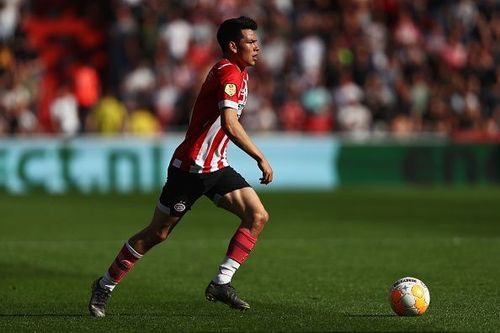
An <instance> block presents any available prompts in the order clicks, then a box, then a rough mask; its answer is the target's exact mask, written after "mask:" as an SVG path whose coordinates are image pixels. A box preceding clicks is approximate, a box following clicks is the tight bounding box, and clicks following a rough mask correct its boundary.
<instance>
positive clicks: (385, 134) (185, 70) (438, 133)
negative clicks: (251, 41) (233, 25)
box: [0, 0, 500, 332]
mask: <svg viewBox="0 0 500 333" xmlns="http://www.w3.org/2000/svg"><path fill="white" fill-rule="evenodd" d="M240 15H247V16H251V17H253V18H254V19H255V20H256V21H257V22H258V24H259V30H258V35H259V39H260V45H261V50H262V53H261V56H260V59H259V62H258V64H257V66H256V67H255V68H252V69H250V70H249V71H250V94H249V98H248V103H247V106H246V108H245V110H244V113H243V117H242V119H241V120H242V122H243V123H244V126H245V127H246V128H247V129H248V130H249V132H251V134H252V137H253V138H254V139H255V141H256V142H257V144H258V145H259V147H261V148H262V150H263V151H264V152H265V153H266V155H267V156H268V158H269V160H270V162H271V164H272V165H273V168H274V170H275V181H274V182H273V184H271V185H270V186H268V187H266V188H264V187H263V186H260V185H258V184H257V183H258V177H259V173H258V169H257V168H256V167H255V163H254V162H253V161H252V160H250V159H249V158H248V157H246V156H245V155H244V154H243V153H241V151H239V150H238V149H237V148H234V147H232V148H230V149H232V150H231V151H230V152H229V162H230V163H231V164H232V165H233V166H235V168H236V169H237V170H239V171H240V172H241V173H242V174H243V175H244V176H245V177H246V178H247V179H248V180H249V181H250V182H251V183H252V184H255V187H256V189H257V190H258V191H261V196H262V198H263V201H264V203H265V204H266V207H267V208H268V210H269V211H270V213H271V222H272V223H270V224H269V226H268V227H267V229H266V231H265V232H264V233H263V236H262V241H261V242H260V243H259V245H258V246H257V247H256V250H255V256H252V257H251V258H250V259H249V261H248V265H247V266H246V267H243V268H242V270H241V273H240V275H239V276H238V284H237V286H238V290H239V291H240V292H241V293H242V294H243V295H245V297H246V295H248V300H249V301H250V302H251V303H252V304H255V308H254V309H252V311H253V312H249V314H245V316H242V315H240V314H235V313H229V312H222V311H221V308H220V307H209V306H207V304H205V303H204V300H203V297H202V296H203V295H202V290H203V288H204V287H205V285H206V282H207V278H209V277H210V276H211V274H212V269H213V267H216V265H217V264H218V261H219V260H220V255H221V254H222V253H223V252H224V251H225V247H226V244H227V240H228V239H229V237H230V236H231V235H232V233H233V232H234V227H235V222H236V221H235V220H234V219H233V218H232V217H231V216H228V215H227V214H224V212H222V211H221V210H217V209H214V208H213V206H212V205H211V204H210V203H209V202H208V201H207V200H205V199H202V200H200V202H198V203H197V204H196V207H195V209H194V210H193V211H192V212H191V213H190V214H188V216H186V221H185V222H184V223H183V226H182V227H180V228H178V229H176V232H175V233H174V234H173V236H172V239H171V240H169V242H168V244H167V245H166V246H162V247H158V248H155V249H154V251H151V254H150V255H149V254H148V256H147V257H146V258H145V259H144V260H143V261H142V262H141V266H140V267H139V268H137V270H136V271H134V272H133V274H130V276H129V277H127V279H126V280H125V281H124V282H123V285H124V288H123V290H120V292H119V293H116V295H113V300H112V303H111V306H110V316H109V317H107V318H106V320H105V321H100V322H97V321H92V320H90V319H91V318H88V316H87V313H86V302H87V299H88V293H89V284H90V282H91V281H92V280H93V279H95V277H96V275H97V274H101V273H102V271H103V270H104V269H105V268H106V267H107V265H108V264H109V262H110V261H111V260H112V259H113V257H114V255H115V253H116V251H117V250H118V248H119V246H121V244H122V243H123V240H125V239H126V238H127V237H129V236H130V235H131V234H132V233H133V232H135V231H137V230H138V229H139V228H141V227H143V226H144V224H145V223H147V220H148V219H149V215H150V213H151V210H152V207H153V206H154V203H155V202H156V200H157V195H158V190H159V188H160V187H161V186H162V184H163V182H164V179H165V169H166V166H167V165H168V162H169V159H170V156H171V153H172V149H174V148H175V147H176V145H177V144H178V143H179V142H180V140H182V138H183V135H184V129H185V128H186V124H187V121H188V115H189V111H190V109H191V107H192V105H193V102H194V98H195V97H196V95H197V93H198V89H199V87H200V85H201V83H202V80H204V78H205V74H206V73H207V71H208V69H209V68H210V67H211V66H212V64H213V63H214V62H215V61H216V60H217V59H218V57H220V53H219V49H218V46H217V43H216V40H215V31H216V29H217V26H218V24H219V23H220V22H222V21H223V20H224V19H226V18H229V17H235V16H240ZM499 182H500V1H498V0H479V1H472V0H456V1H452V0H443V1H439V0H411V1H408V0H400V1H397V0H339V1H328V0H304V1H301V0H298V1H297V0H271V1H263V0H262V1H260V0H256V1H250V0H184V1H162V0H111V1H100V0H74V1H64V0H0V212H1V215H0V253H2V256H1V257H0V299H2V302H1V304H0V330H2V331H6V332H9V331H19V330H27V331H48V330H50V331H68V330H70V331H83V330H88V331H90V330H92V331H104V330H106V331H110V332H111V331H124V330H129V331H143V330H146V331H154V330H172V331H189V332H192V331H218V332H219V331H223V330H225V331H287V332H289V331H332V330H338V331H350V332H352V331H363V332H366V331H382V332H388V331H438V332H443V331H468V332H478V331H488V332H491V331H497V330H498V327H500V322H499V318H498V315H497V314H496V313H495V311H494V309H492V304H495V300H498V299H500V294H499V293H500V291H499V290H498V288H495V287H494V286H495V285H497V280H498V275H499V274H500V271H499V270H500V266H498V264H494V262H495V260H494V258H495V257H496V258H499V257H500V242H499V235H500V223H499V221H500V210H499V209H498V202H500V188H499V187H498V184H499ZM265 190H269V191H265ZM273 190H274V191H273ZM47 193H53V194H58V195H47ZM226 222H227V223H226ZM318 254H319V255H318ZM253 258H255V260H254V259H253ZM187 262H188V263H189V262H194V263H195V264H193V265H191V264H186V263H187ZM159 263H160V264H159ZM179 267H180V268H181V269H179ZM277 267H279V269H277ZM405 275H415V276H416V277H418V278H420V279H422V280H423V281H424V282H426V284H427V285H428V286H429V288H430V290H431V299H432V300H431V307H430V309H429V311H428V313H426V315H424V316H423V317H422V318H417V319H415V318H414V319H415V320H413V319H408V320H404V319H401V318H394V317H393V316H392V315H391V310H390V308H389V305H388V303H387V290H388V288H389V286H390V284H391V283H392V282H393V281H395V280H396V279H397V278H400V277H403V276H405ZM158 280H160V281H161V283H158ZM270 286H271V287H270ZM210 305H211V304H210ZM400 319H401V320H400Z"/></svg>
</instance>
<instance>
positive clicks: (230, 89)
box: [224, 83, 236, 96]
mask: <svg viewBox="0 0 500 333" xmlns="http://www.w3.org/2000/svg"><path fill="white" fill-rule="evenodd" d="M224 92H225V93H226V94H228V95H229V96H234V94H236V85H235V84H234V83H228V84H226V86H225V87H224Z"/></svg>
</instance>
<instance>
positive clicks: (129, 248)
mask: <svg viewBox="0 0 500 333" xmlns="http://www.w3.org/2000/svg"><path fill="white" fill-rule="evenodd" d="M125 246H126V247H127V249H128V250H129V252H130V253H132V255H133V256H134V257H136V258H137V259H141V258H142V254H140V253H139V252H137V251H136V250H134V248H133V247H132V246H131V245H130V244H129V243H128V242H126V243H125Z"/></svg>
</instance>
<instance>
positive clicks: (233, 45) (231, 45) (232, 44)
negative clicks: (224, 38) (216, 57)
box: [229, 41, 238, 54]
mask: <svg viewBox="0 0 500 333" xmlns="http://www.w3.org/2000/svg"><path fill="white" fill-rule="evenodd" d="M229 52H231V53H235V54H236V53H238V45H236V42H235V41H230V42H229Z"/></svg>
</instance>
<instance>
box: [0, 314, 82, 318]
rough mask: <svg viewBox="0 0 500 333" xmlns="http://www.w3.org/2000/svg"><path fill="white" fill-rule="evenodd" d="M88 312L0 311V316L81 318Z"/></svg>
mask: <svg viewBox="0 0 500 333" xmlns="http://www.w3.org/2000/svg"><path fill="white" fill-rule="evenodd" d="M88 316H89V315H88V314H81V313H80V314H75V313H11V314H8V313H0V318H18V317H21V318H23V317H48V318H50V317H73V318H81V317H88Z"/></svg>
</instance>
